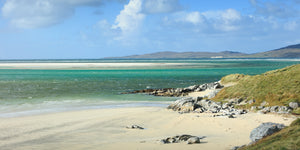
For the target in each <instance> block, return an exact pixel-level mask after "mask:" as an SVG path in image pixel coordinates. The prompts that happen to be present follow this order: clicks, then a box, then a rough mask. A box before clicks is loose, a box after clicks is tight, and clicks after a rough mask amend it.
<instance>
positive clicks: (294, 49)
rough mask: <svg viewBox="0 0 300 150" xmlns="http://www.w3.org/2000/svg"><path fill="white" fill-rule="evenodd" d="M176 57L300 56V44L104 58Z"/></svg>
mask: <svg viewBox="0 0 300 150" xmlns="http://www.w3.org/2000/svg"><path fill="white" fill-rule="evenodd" d="M176 58H185V59H188V58H191V59H193V58H300V44H294V45H288V46H285V47H282V48H278V49H274V50H269V51H265V52H259V53H254V54H246V53H242V52H237V51H221V52H173V51H161V52H155V53H149V54H142V55H130V56H123V57H107V58H105V59H176Z"/></svg>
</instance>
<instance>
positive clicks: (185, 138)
mask: <svg viewBox="0 0 300 150" xmlns="http://www.w3.org/2000/svg"><path fill="white" fill-rule="evenodd" d="M203 138H205V137H198V136H192V135H187V134H183V135H177V136H173V137H168V138H166V139H162V140H160V143H162V144H169V143H179V142H187V144H197V143H200V139H203Z"/></svg>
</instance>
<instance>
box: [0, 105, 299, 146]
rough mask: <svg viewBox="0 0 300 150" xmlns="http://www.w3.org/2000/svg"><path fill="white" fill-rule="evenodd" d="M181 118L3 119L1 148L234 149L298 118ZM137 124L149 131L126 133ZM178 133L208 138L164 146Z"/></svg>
mask: <svg viewBox="0 0 300 150" xmlns="http://www.w3.org/2000/svg"><path fill="white" fill-rule="evenodd" d="M211 115H212V114H210V113H203V114H195V113H189V114H178V113H177V112H174V111H171V110H167V109H165V108H159V107H142V108H118V109H99V110H86V111H74V112H60V113H52V114H41V115H36V116H26V117H16V118H0V131H1V132H0V149H1V150H5V149H14V150H27V149H36V150H40V149H43V150H53V149H61V150H66V149H67V150H68V149H70V150H76V149H84V150H86V149H101V150H106V149H118V150H120V149H126V150H127V149H130V150H133V149H143V150H144V149H167V150H168V149H172V150H174V149H182V150H183V149H184V150H188V149H202V150H214V149H218V150H221V149H230V148H231V147H233V146H236V145H243V144H247V143H249V142H250V139H249V135H250V132H251V130H252V129H254V128H255V127H257V126H258V125H260V124H261V123H262V122H276V123H284V124H285V125H289V124H290V123H291V121H292V120H293V119H294V118H290V117H284V116H279V115H271V114H267V115H262V114H256V113H249V114H246V115H242V116H239V117H238V118H234V119H230V118H220V117H211ZM132 124H137V125H140V126H142V127H145V128H146V129H145V130H134V129H126V128H125V126H126V125H132ZM178 134H191V135H197V136H207V137H206V138H205V139H204V140H202V142H203V143H201V144H194V145H187V144H186V143H178V144H159V143H158V142H157V140H160V139H163V138H167V137H169V136H175V135H178Z"/></svg>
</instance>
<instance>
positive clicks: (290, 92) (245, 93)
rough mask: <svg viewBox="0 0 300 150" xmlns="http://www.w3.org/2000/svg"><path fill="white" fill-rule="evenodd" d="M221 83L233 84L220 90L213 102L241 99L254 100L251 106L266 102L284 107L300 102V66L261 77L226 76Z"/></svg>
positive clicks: (264, 74) (267, 73) (286, 68)
mask: <svg viewBox="0 0 300 150" xmlns="http://www.w3.org/2000/svg"><path fill="white" fill-rule="evenodd" d="M221 83H223V84H225V83H235V85H233V86H230V87H226V88H224V89H222V90H221V91H220V92H219V93H218V94H217V96H216V97H214V98H213V99H214V100H217V101H222V100H225V99H232V98H242V99H245V100H251V99H255V101H256V102H255V103H253V104H252V105H260V103H261V102H263V101H266V102H268V104H269V105H270V106H273V105H285V106H287V105H288V103H289V102H292V101H294V102H300V64H298V65H292V66H288V67H285V68H283V69H278V70H273V71H269V72H266V73H263V74H261V75H255V76H249V75H240V74H234V75H228V76H225V77H223V78H222V80H221Z"/></svg>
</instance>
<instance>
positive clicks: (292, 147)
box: [239, 118, 300, 150]
mask: <svg viewBox="0 0 300 150" xmlns="http://www.w3.org/2000/svg"><path fill="white" fill-rule="evenodd" d="M258 149H259V150H299V149H300V118H298V119H296V120H295V121H293V122H292V123H291V125H290V126H289V127H286V128H284V129H282V130H281V131H279V132H277V133H275V134H273V135H271V136H268V137H265V138H263V139H261V140H259V141H258V142H256V143H255V144H252V145H249V146H246V147H243V148H240V149H239V150H258Z"/></svg>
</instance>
